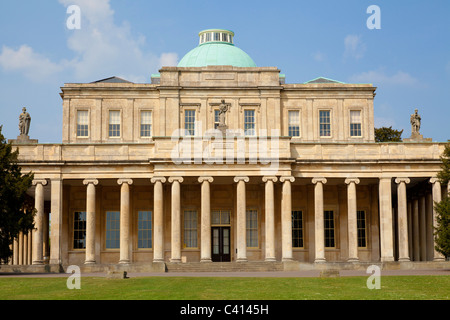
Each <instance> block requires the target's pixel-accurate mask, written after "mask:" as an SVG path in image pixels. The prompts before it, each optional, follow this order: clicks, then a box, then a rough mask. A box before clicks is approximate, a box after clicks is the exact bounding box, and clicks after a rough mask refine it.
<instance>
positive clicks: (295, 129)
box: [288, 110, 300, 137]
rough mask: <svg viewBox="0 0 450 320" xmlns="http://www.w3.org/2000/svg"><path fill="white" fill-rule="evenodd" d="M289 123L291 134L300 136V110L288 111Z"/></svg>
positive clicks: (291, 135)
mask: <svg viewBox="0 0 450 320" xmlns="http://www.w3.org/2000/svg"><path fill="white" fill-rule="evenodd" d="M288 122H289V123H288V125H289V136H290V137H299V136H300V112H299V111H297V110H294V111H289V113H288Z"/></svg>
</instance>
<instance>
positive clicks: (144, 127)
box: [141, 111, 152, 137]
mask: <svg viewBox="0 0 450 320" xmlns="http://www.w3.org/2000/svg"><path fill="white" fill-rule="evenodd" d="M151 135H152V112H151V111H141V137H151Z"/></svg>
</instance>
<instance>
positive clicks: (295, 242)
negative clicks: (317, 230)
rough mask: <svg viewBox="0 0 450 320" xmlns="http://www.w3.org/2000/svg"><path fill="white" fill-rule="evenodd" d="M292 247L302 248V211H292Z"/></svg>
mask: <svg viewBox="0 0 450 320" xmlns="http://www.w3.org/2000/svg"><path fill="white" fill-rule="evenodd" d="M292 247H294V248H302V247H303V213H302V211H298V210H294V211H292Z"/></svg>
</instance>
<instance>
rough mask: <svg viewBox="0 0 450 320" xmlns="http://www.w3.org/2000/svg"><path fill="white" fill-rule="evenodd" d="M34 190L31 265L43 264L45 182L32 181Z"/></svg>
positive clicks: (43, 180)
mask: <svg viewBox="0 0 450 320" xmlns="http://www.w3.org/2000/svg"><path fill="white" fill-rule="evenodd" d="M33 185H34V186H36V190H35V198H34V201H35V205H34V207H35V208H36V216H35V217H34V228H35V229H34V231H33V264H34V265H40V264H43V259H44V256H43V250H44V247H43V240H44V235H43V222H44V186H46V185H47V180H45V179H42V180H33Z"/></svg>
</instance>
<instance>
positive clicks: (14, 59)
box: [0, 45, 64, 81]
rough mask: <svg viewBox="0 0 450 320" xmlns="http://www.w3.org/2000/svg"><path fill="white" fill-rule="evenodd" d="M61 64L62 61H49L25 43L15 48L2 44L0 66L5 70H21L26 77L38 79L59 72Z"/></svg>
mask: <svg viewBox="0 0 450 320" xmlns="http://www.w3.org/2000/svg"><path fill="white" fill-rule="evenodd" d="M63 65H64V63H61V64H57V63H53V62H51V61H50V60H49V59H48V58H46V57H45V56H43V55H41V54H38V53H36V52H34V50H33V48H31V47H29V46H27V45H22V46H21V47H20V48H19V49H17V50H14V49H12V48H10V47H8V46H3V48H2V51H1V54H0V67H2V68H3V69H4V70H6V71H20V72H23V74H24V75H25V76H26V77H27V78H29V79H31V80H33V81H39V80H40V79H44V78H47V77H49V76H51V75H54V74H56V73H58V72H60V71H61V70H62V69H63Z"/></svg>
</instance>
